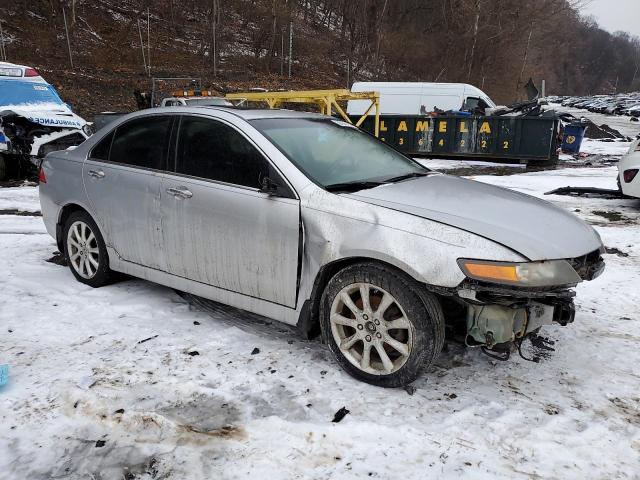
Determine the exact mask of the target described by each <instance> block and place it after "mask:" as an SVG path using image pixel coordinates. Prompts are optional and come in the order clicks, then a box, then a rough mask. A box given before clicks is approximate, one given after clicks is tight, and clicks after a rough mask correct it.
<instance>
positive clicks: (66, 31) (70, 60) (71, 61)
mask: <svg viewBox="0 0 640 480" xmlns="http://www.w3.org/2000/svg"><path fill="white" fill-rule="evenodd" d="M62 18H63V19H64V31H65V33H66V35H67V49H68V50H69V63H70V64H71V70H73V57H72V56H71V40H69V29H68V28H67V14H66V13H65V11H64V7H62Z"/></svg>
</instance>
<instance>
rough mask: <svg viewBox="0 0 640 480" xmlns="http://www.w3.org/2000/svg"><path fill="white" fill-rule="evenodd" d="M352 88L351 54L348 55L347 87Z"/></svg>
mask: <svg viewBox="0 0 640 480" xmlns="http://www.w3.org/2000/svg"><path fill="white" fill-rule="evenodd" d="M349 88H351V55H349V57H347V89H349Z"/></svg>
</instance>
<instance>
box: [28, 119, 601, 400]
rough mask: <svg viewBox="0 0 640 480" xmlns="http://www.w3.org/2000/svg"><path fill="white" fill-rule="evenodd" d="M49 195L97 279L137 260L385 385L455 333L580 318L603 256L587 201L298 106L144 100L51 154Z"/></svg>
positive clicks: (426, 359)
mask: <svg viewBox="0 0 640 480" xmlns="http://www.w3.org/2000/svg"><path fill="white" fill-rule="evenodd" d="M40 201H41V204H42V213H43V217H44V222H45V224H46V227H47V230H48V232H49V233H50V234H51V235H52V236H53V237H54V238H55V239H56V240H57V242H58V245H59V248H60V251H62V252H64V255H65V257H66V259H67V261H68V264H69V266H70V269H71V272H72V273H73V275H74V276H75V277H76V279H78V280H79V281H80V282H83V283H86V284H87V285H91V286H93V287H100V286H103V285H106V284H108V283H109V282H111V281H113V280H114V278H116V277H115V275H114V273H115V272H122V273H126V274H129V275H133V276H136V277H140V278H144V279H147V280H150V281H153V282H157V283H160V284H163V285H167V286H169V287H172V288H175V289H178V290H182V291H186V292H190V293H192V294H195V295H199V296H201V297H204V298H207V299H211V300H214V301H217V302H221V303H225V304H228V305H231V306H233V307H237V308H240V309H244V310H248V311H250V312H253V313H256V314H260V315H263V316H267V317H270V318H273V319H276V320H279V321H282V322H285V323H288V324H292V325H297V326H298V327H299V329H300V332H301V333H302V334H304V335H306V336H309V337H312V336H314V335H322V338H323V340H324V341H325V342H326V343H327V344H328V346H329V348H330V349H331V351H332V352H333V353H334V354H335V357H336V359H337V361H338V363H339V364H340V365H341V366H342V367H343V368H344V369H345V370H346V371H347V372H349V373H350V374H351V375H353V376H354V377H356V378H358V379H361V380H363V381H366V382H369V383H372V384H375V385H380V386H385V387H392V386H401V385H406V384H407V383H409V382H411V381H413V380H414V379H415V378H416V377H417V375H418V374H419V372H420V370H421V369H422V368H424V367H425V366H427V365H429V364H430V363H431V362H433V360H434V359H435V358H436V357H437V356H438V354H439V353H440V351H441V349H442V347H443V342H444V338H445V333H447V334H448V335H451V336H453V337H455V336H458V337H459V338H460V339H461V340H463V341H465V342H466V344H467V345H469V346H471V347H478V348H482V349H483V351H485V352H486V353H488V354H490V355H494V356H498V357H500V358H506V357H508V355H509V353H510V352H511V351H512V349H513V348H514V346H515V345H517V344H518V342H521V341H522V340H523V339H524V338H526V337H528V336H534V335H536V333H537V332H538V331H539V329H540V328H541V326H542V325H545V324H550V323H553V322H556V323H560V324H562V325H566V324H567V323H570V322H572V321H573V319H574V312H575V310H574V307H573V296H574V292H573V287H575V285H576V284H578V283H579V282H581V281H583V280H591V279H592V278H595V277H596V276H597V275H598V274H599V273H600V272H601V271H602V269H603V268H604V264H603V262H602V259H601V256H600V253H601V252H602V249H603V247H602V242H601V240H600V238H599V236H598V234H597V233H596V232H595V231H594V230H593V229H592V228H591V227H590V226H588V225H587V224H585V223H584V222H582V221H581V220H579V219H578V218H576V217H575V216H573V215H572V214H570V213H567V212H565V211H564V210H562V209H560V208H557V207H555V206H553V205H551V204H549V203H547V202H544V201H542V200H539V199H536V198H533V197H529V196H527V195H523V194H521V193H516V192H513V191H510V190H506V189H502V188H497V187H493V186H489V185H485V184H482V183H478V182H474V181H470V180H465V179H461V178H457V177H452V176H448V175H443V174H440V173H436V172H433V171H430V170H428V169H426V168H424V167H423V166H421V165H420V164H419V163H417V162H416V161H414V160H412V159H411V158H408V157H406V156H404V155H402V154H400V153H398V152H397V151H395V150H394V149H392V148H390V147H389V146H387V145H386V144H384V143H383V142H380V141H378V140H376V139H375V138H373V137H371V136H369V135H368V134H366V133H363V132H362V131H360V130H358V129H356V128H354V127H353V126H352V125H350V124H348V123H345V122H343V121H340V120H337V119H333V118H330V117H325V116H320V115H315V114H307V113H299V112H289V111H277V110H235V109H231V108H221V107H172V108H158V109H152V110H146V111H142V112H136V113H133V114H130V115H128V116H125V117H123V118H121V119H119V120H117V121H116V122H114V123H113V124H112V125H110V126H108V127H105V128H104V129H103V130H101V131H99V132H98V133H96V134H95V135H94V136H93V137H91V138H90V139H89V140H87V141H86V142H84V143H83V144H82V145H80V146H79V147H77V148H75V149H74V150H67V151H61V152H54V153H51V154H49V155H48V156H47V157H46V159H45V161H44V162H43V165H42V168H41V172H40Z"/></svg>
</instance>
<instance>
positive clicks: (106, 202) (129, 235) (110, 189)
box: [83, 115, 173, 269]
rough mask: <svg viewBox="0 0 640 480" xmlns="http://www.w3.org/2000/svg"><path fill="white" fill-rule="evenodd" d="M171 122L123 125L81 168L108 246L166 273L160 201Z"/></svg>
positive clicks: (160, 119) (148, 120) (149, 120)
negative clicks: (164, 270)
mask: <svg viewBox="0 0 640 480" xmlns="http://www.w3.org/2000/svg"><path fill="white" fill-rule="evenodd" d="M172 119H173V117H171V116H166V115H164V116H160V115H159V116H155V115H154V116H145V117H143V118H137V119H133V120H131V121H129V122H126V123H124V124H123V125H120V126H119V127H117V129H116V130H115V132H112V133H111V134H109V135H108V136H107V137H105V138H104V139H103V140H101V141H100V142H99V143H98V144H97V145H96V146H95V147H94V148H93V150H92V151H91V153H90V154H89V158H88V159H87V161H86V162H85V164H84V167H83V179H84V185H85V189H86V192H87V196H88V197H89V201H90V203H91V206H92V208H93V211H94V213H95V216H96V221H97V222H98V224H99V225H100V227H101V231H102V234H103V236H104V238H105V242H106V243H107V245H108V246H110V247H112V248H113V249H115V251H116V252H117V254H118V256H119V257H121V258H122V259H124V260H126V261H128V262H133V263H137V264H140V265H144V266H147V267H151V268H155V269H164V255H163V254H162V235H161V232H160V200H161V198H162V190H161V184H162V174H163V172H164V171H166V164H167V147H168V145H169V136H170V132H171V123H172V121H173V120H172Z"/></svg>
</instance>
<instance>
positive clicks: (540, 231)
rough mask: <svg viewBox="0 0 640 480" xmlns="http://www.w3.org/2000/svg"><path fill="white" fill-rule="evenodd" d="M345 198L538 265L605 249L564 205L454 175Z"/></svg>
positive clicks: (430, 177) (378, 189)
mask: <svg viewBox="0 0 640 480" xmlns="http://www.w3.org/2000/svg"><path fill="white" fill-rule="evenodd" d="M343 195H344V196H346V197H349V198H352V199H355V200H359V201H363V202H367V203H370V204H374V205H378V206H381V207H387V208H391V209H394V210H398V211H402V212H406V213H409V214H412V215H416V216H418V217H422V218H425V219H428V220H433V221H436V222H440V223H444V224H446V225H450V226H452V227H456V228H460V229H462V230H466V231H468V232H471V233H474V234H476V235H480V236H482V237H485V238H488V239H490V240H493V241H495V242H497V243H500V244H502V245H504V246H506V247H508V248H510V249H511V250H514V251H516V252H518V253H519V254H521V255H524V256H525V257H527V258H528V259H529V260H532V261H534V260H551V259H560V258H575V257H579V256H582V255H585V254H587V253H590V252H592V251H594V250H597V249H599V248H600V247H601V245H602V241H601V240H600V237H599V235H598V234H597V233H596V231H595V230H594V229H593V228H592V227H591V226H589V225H588V224H587V223H585V222H583V221H582V220H580V219H579V218H578V217H576V216H575V215H573V214H571V213H569V212H566V211H565V210H563V209H562V208H560V207H557V206H555V205H553V204H551V203H549V202H546V201H544V200H540V199H538V198H535V197H532V196H530V195H525V194H524V193H519V192H515V191H513V190H508V189H506V188H501V187H495V186H493V185H488V184H486V183H482V182H477V181H473V180H467V179H464V178H459V177H453V176H449V175H442V174H431V175H428V176H425V177H419V178H416V179H412V180H408V181H403V182H398V183H394V184H388V185H382V186H380V187H375V188H372V189H368V190H361V191H359V192H356V193H349V194H343Z"/></svg>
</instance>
